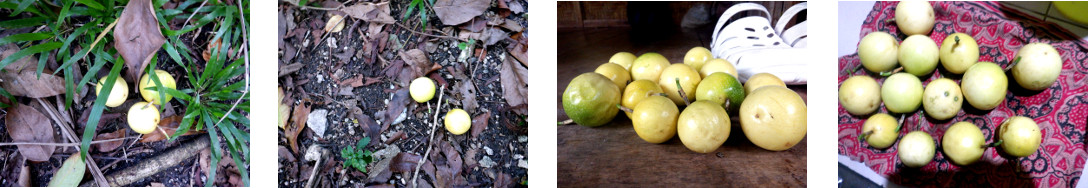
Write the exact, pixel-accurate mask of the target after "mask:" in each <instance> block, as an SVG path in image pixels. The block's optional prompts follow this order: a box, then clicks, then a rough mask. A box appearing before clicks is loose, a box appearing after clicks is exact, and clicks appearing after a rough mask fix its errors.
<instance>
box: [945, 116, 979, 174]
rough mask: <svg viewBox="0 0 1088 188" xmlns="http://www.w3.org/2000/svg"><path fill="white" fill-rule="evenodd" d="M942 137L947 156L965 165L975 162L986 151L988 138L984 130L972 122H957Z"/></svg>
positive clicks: (958, 163) (954, 161)
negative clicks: (983, 132)
mask: <svg viewBox="0 0 1088 188" xmlns="http://www.w3.org/2000/svg"><path fill="white" fill-rule="evenodd" d="M943 137H944V138H942V139H941V148H943V149H944V155H945V157H948V159H951V160H952V163H955V164H957V165H961V166H965V165H969V164H971V163H975V161H978V159H979V158H981V157H982V152H984V151H986V148H987V147H986V145H987V144H986V139H985V138H983V137H982V130H981V129H979V128H978V126H975V124H972V123H970V122H957V123H956V124H952V126H951V127H948V130H946V131H945V132H944V136H943Z"/></svg>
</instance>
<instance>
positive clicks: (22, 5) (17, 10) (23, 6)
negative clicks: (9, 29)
mask: <svg viewBox="0 0 1088 188" xmlns="http://www.w3.org/2000/svg"><path fill="white" fill-rule="evenodd" d="M35 1H37V0H23V2H19V7H16V8H15V10H14V11H11V15H8V16H9V17H14V16H15V15H19V13H23V11H24V10H26V8H27V7H30V4H31V3H34V2H35Z"/></svg>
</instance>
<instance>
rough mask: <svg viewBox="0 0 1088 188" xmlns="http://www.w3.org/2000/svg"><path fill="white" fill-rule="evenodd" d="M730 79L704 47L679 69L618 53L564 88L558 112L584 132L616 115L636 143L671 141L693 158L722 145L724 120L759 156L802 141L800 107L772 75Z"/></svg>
mask: <svg viewBox="0 0 1088 188" xmlns="http://www.w3.org/2000/svg"><path fill="white" fill-rule="evenodd" d="M736 75H737V70H736V68H735V67H733V64H731V63H729V62H727V61H726V60H723V59H717V58H713V57H711V55H710V50H707V49H706V48H703V47H695V48H692V49H691V50H689V51H688V53H687V54H686V55H685V56H684V63H682V64H681V63H677V64H672V63H670V62H669V60H668V59H666V58H665V56H662V55H661V54H658V53H652V52H651V53H645V54H642V55H641V56H638V57H635V55H634V54H631V53H628V52H619V53H616V54H615V55H613V56H612V58H611V59H609V61H608V63H604V64H601V65H600V66H599V67H597V70H596V71H594V72H589V73H584V74H581V75H579V76H577V77H575V78H574V79H573V80H571V81H570V84H569V85H567V88H566V90H565V91H564V92H563V110H564V111H565V112H566V113H567V116H568V117H570V118H571V120H572V121H573V122H574V123H577V124H579V125H582V126H586V127H597V126H601V125H605V124H607V123H609V122H611V121H612V118H614V117H615V116H616V114H618V113H619V111H621V110H622V111H624V113H625V114H626V115H627V116H628V117H630V118H631V122H632V124H633V127H634V129H635V133H637V134H638V136H639V137H640V138H642V140H645V141H646V142H649V143H655V144H656V143H663V142H666V141H668V140H670V139H672V137H673V136H678V137H680V141H681V142H683V144H684V146H686V147H687V148H688V149H690V150H691V151H695V152H699V153H709V152H712V151H714V150H716V149H717V148H718V147H720V146H721V145H722V143H725V140H726V139H728V138H729V131H730V130H731V129H732V125H731V121H730V116H731V114H733V115H739V117H740V127H741V129H742V130H743V131H744V134H745V135H746V136H747V137H748V140H750V141H752V143H754V144H755V145H756V146H759V147H761V148H763V149H767V150H771V151H782V150H786V149H789V148H791V147H793V146H794V145H796V144H797V143H798V142H800V141H801V139H803V138H804V137H805V133H806V129H807V125H806V123H807V110H806V109H807V107H806V105H805V102H804V101H803V100H802V99H801V97H800V96H799V95H797V93H796V92H794V91H793V90H790V89H788V88H786V84H785V83H784V82H782V80H781V79H779V78H778V77H776V76H774V75H772V74H767V73H759V74H755V75H753V76H752V77H751V78H749V79H748V81H747V83H745V84H744V85H743V86H742V85H741V83H740V81H739V80H737V78H736Z"/></svg>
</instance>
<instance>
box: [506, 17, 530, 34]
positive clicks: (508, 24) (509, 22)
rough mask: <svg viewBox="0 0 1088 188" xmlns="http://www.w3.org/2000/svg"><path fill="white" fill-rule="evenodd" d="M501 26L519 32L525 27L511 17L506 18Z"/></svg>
mask: <svg viewBox="0 0 1088 188" xmlns="http://www.w3.org/2000/svg"><path fill="white" fill-rule="evenodd" d="M501 26H502V28H506V29H507V30H510V31H513V32H521V31H522V30H524V29H525V27H522V26H521V24H519V23H518V22H517V21H514V20H511V19H506V21H505V22H503V23H502V25H501Z"/></svg>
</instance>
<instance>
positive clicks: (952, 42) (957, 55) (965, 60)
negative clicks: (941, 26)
mask: <svg viewBox="0 0 1088 188" xmlns="http://www.w3.org/2000/svg"><path fill="white" fill-rule="evenodd" d="M977 62H978V43H977V42H975V38H972V37H971V35H967V34H965V33H953V34H951V35H948V36H947V37H944V42H941V65H943V66H944V69H946V70H948V72H952V73H954V74H963V72H964V71H967V68H968V67H971V65H974V64H975V63H977Z"/></svg>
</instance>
